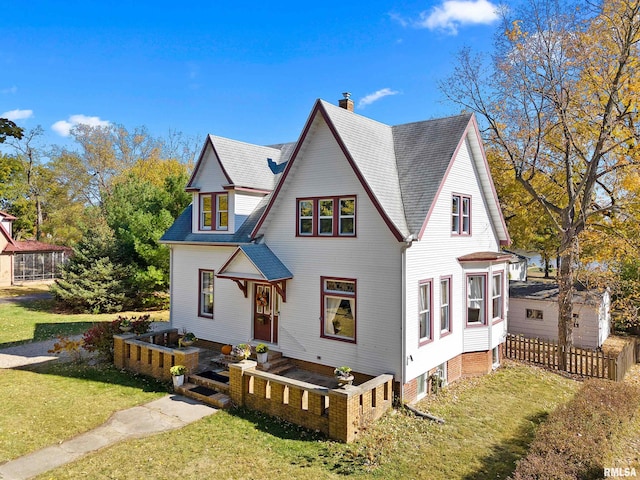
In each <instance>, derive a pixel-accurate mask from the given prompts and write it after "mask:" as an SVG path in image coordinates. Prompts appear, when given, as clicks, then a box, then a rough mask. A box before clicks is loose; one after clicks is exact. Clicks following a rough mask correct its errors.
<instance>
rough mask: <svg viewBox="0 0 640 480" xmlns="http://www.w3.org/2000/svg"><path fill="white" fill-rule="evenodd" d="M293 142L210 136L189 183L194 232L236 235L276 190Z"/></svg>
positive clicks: (192, 229)
mask: <svg viewBox="0 0 640 480" xmlns="http://www.w3.org/2000/svg"><path fill="white" fill-rule="evenodd" d="M292 149H293V144H281V145H275V146H270V147H262V146H258V145H251V144H248V143H243V142H238V141H236V140H230V139H228V138H223V137H216V136H213V135H209V136H208V137H207V140H206V142H205V145H204V147H203V148H202V152H201V154H200V157H199V158H198V162H197V163H196V167H195V169H194V171H193V174H192V175H191V178H190V179H189V183H188V184H187V191H188V192H191V193H192V195H193V202H192V205H193V208H192V219H191V224H192V227H191V231H192V232H193V233H211V234H234V233H235V232H236V231H237V230H238V229H239V228H240V226H241V225H242V224H243V223H244V221H245V220H246V219H247V217H248V216H249V215H250V214H251V212H253V211H254V210H255V208H256V207H257V205H258V204H259V203H260V201H261V200H262V199H263V198H264V197H265V196H267V195H268V194H269V193H271V191H272V190H273V189H274V187H275V185H276V183H277V181H278V179H279V178H280V173H281V171H282V170H283V166H284V165H285V164H286V162H287V159H288V157H289V155H290V153H291V151H292Z"/></svg>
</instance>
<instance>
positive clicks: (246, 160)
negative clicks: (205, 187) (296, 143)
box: [187, 135, 293, 192]
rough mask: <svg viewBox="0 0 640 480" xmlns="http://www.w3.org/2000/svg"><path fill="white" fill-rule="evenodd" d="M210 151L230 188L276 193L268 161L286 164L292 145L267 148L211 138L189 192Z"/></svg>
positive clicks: (192, 177)
mask: <svg viewBox="0 0 640 480" xmlns="http://www.w3.org/2000/svg"><path fill="white" fill-rule="evenodd" d="M207 148H212V149H213V153H214V155H215V157H216V159H217V160H218V164H219V165H220V168H221V169H222V172H223V173H224V175H225V177H226V180H227V182H228V184H229V185H230V186H234V187H243V188H251V189H256V190H264V191H267V192H269V191H271V190H273V188H274V186H275V183H276V181H277V177H276V176H274V174H273V172H272V171H271V170H270V168H269V164H268V162H267V159H268V158H270V159H272V160H273V161H274V162H275V163H276V164H281V163H282V162H286V161H287V160H288V155H290V154H291V151H292V150H293V144H288V143H283V144H279V145H274V146H271V147H264V146H260V145H253V144H250V143H245V142H239V141H237V140H231V139H229V138H224V137H217V136H215V135H209V136H208V137H207V141H206V142H205V145H204V147H203V148H202V151H201V153H200V157H199V158H198V161H197V163H196V166H195V168H194V170H193V173H192V174H191V178H190V179H189V183H187V190H190V189H193V188H194V187H196V185H195V183H196V179H197V176H198V172H199V171H200V166H201V165H202V162H203V161H204V158H205V152H206V151H207Z"/></svg>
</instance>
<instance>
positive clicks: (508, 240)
mask: <svg viewBox="0 0 640 480" xmlns="http://www.w3.org/2000/svg"><path fill="white" fill-rule="evenodd" d="M471 127H473V130H474V131H475V133H476V138H478V139H481V138H482V136H481V135H480V130H479V128H478V122H477V121H476V117H475V114H474V115H471V118H470V119H469V123H468V124H467V127H466V128H465V129H464V132H463V134H462V136H461V137H460V141H459V142H458V146H457V147H456V149H455V150H454V152H453V155H452V156H451V158H450V159H449V166H448V167H447V171H446V172H445V173H444V175H443V176H442V181H441V182H440V185H439V186H438V191H437V192H436V194H435V196H434V197H433V202H432V203H431V207H429V212H428V213H427V217H426V218H425V220H424V223H423V224H422V228H421V229H420V233H419V234H418V239H419V240H422V236H423V235H424V232H425V230H426V229H427V224H428V223H429V219H430V218H431V214H432V213H433V209H434V208H435V205H436V200H437V199H438V197H439V196H440V193H441V192H442V188H443V187H444V184H445V182H446V180H447V177H448V176H449V173H450V172H451V168H452V166H453V160H454V159H455V158H456V156H457V155H458V152H459V151H460V148H461V147H462V143H463V142H464V141H465V139H466V138H467V134H468V133H469V129H470V128H471ZM478 144H479V145H480V152H481V156H482V160H483V162H484V166H485V169H486V171H487V177H488V178H489V184H490V186H491V191H492V193H493V199H494V201H495V203H496V207H497V209H498V215H499V216H500V221H501V223H502V228H503V230H504V232H505V234H506V235H507V238H506V240H499V242H500V245H503V246H507V245H510V244H511V237H510V236H509V231H508V230H507V224H506V222H505V220H504V216H503V215H502V209H501V208H500V203H499V202H498V193H497V192H496V187H495V185H494V183H493V177H492V176H491V169H490V168H489V162H487V156H486V154H485V152H484V146H483V145H482V141H481V140H480V141H479V142H478ZM469 153H471V152H469ZM489 217H490V218H492V215H489Z"/></svg>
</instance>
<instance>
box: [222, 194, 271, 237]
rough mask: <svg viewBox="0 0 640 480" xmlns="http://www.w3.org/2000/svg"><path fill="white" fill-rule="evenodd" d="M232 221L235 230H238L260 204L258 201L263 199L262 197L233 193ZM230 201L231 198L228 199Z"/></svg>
mask: <svg viewBox="0 0 640 480" xmlns="http://www.w3.org/2000/svg"><path fill="white" fill-rule="evenodd" d="M232 196H233V197H234V202H233V204H234V208H233V212H234V217H235V218H234V220H235V222H234V223H235V228H236V229H238V228H240V225H242V224H243V223H244V221H245V220H246V219H247V217H248V216H249V215H250V214H251V212H253V211H254V210H255V208H256V207H257V206H258V204H259V203H260V200H262V198H263V197H264V195H252V194H248V193H244V192H238V191H234V192H233V195H232ZM229 200H231V198H230V199H229Z"/></svg>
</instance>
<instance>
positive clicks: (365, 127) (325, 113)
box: [252, 100, 509, 243]
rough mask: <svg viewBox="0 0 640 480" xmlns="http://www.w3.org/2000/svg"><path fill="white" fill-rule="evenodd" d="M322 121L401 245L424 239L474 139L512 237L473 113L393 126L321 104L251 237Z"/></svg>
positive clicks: (505, 238) (486, 182) (501, 230)
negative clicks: (452, 171)
mask: <svg viewBox="0 0 640 480" xmlns="http://www.w3.org/2000/svg"><path fill="white" fill-rule="evenodd" d="M319 116H321V117H322V118H323V119H324V120H325V122H326V123H327V125H328V127H329V129H330V130H331V132H332V134H333V136H334V138H335V139H336V141H337V143H338V145H339V146H340V148H341V150H342V152H343V153H344V155H345V157H346V158H347V161H348V162H349V164H350V165H351V167H352V168H353V171H354V173H355V175H356V176H357V177H358V179H359V180H360V182H361V184H362V186H363V187H364V189H365V191H366V192H367V194H368V195H369V198H370V199H371V201H372V203H373V204H374V206H375V207H376V209H377V210H378V212H379V213H380V215H381V216H382V218H383V219H384V220H385V222H386V223H387V225H388V226H389V228H390V230H391V232H392V233H393V235H394V236H395V237H396V238H397V239H398V240H404V239H406V238H409V237H410V236H413V237H416V238H417V237H419V236H420V235H421V234H422V231H423V229H424V227H425V225H426V219H428V217H429V213H430V212H431V209H432V207H433V205H434V201H435V199H436V197H437V195H438V192H439V191H440V189H441V187H442V184H443V182H444V180H445V178H446V174H447V172H448V169H449V168H450V166H451V162H452V161H453V159H454V157H455V155H456V153H457V151H458V150H459V149H460V147H461V145H462V144H463V143H464V142H466V141H467V139H469V145H470V149H471V154H472V157H473V161H474V162H475V165H474V168H476V169H477V170H479V178H480V182H481V184H482V185H481V188H482V190H483V192H484V194H485V196H488V197H492V198H488V199H487V202H486V205H487V207H488V209H489V215H490V216H491V218H492V219H493V223H494V226H495V228H496V234H497V235H498V238H499V239H500V241H501V243H508V242H509V234H508V232H507V230H506V225H505V222H504V219H503V217H502V212H501V211H500V208H499V205H498V200H497V195H496V192H495V188H494V186H493V181H492V180H491V176H490V172H489V170H488V164H487V162H486V158H485V157H484V151H483V149H482V144H481V141H480V138H479V132H478V129H477V125H476V123H475V119H474V117H473V115H472V114H464V115H458V116H453V117H448V118H441V119H436V120H427V121H423V122H415V123H409V124H405V125H398V126H395V127H391V126H388V125H385V124H382V123H380V122H377V121H375V120H371V119H369V118H366V117H363V116H361V115H357V114H355V113H354V112H352V111H349V110H347V109H344V108H341V107H337V106H335V105H332V104H330V103H327V102H325V101H323V100H318V101H317V102H316V104H315V106H314V108H313V110H312V112H311V114H310V116H309V119H308V120H307V123H306V125H305V128H304V129H303V132H302V134H301V136H300V139H299V140H298V143H297V145H296V148H295V150H294V152H293V154H292V156H291V158H290V159H289V161H288V163H287V167H286V169H285V171H284V173H283V178H282V180H281V181H280V183H278V185H277V187H276V190H275V192H274V194H273V196H272V199H271V202H270V204H269V205H268V206H267V208H266V210H265V213H264V215H263V217H262V218H261V219H260V221H259V222H258V224H257V225H256V228H255V229H254V230H253V233H252V236H256V235H258V234H259V233H261V227H262V225H263V223H264V222H265V219H266V216H268V214H269V211H270V210H271V208H272V206H273V204H274V203H275V202H276V201H277V196H278V192H279V190H280V189H281V188H283V185H284V184H285V183H286V182H287V178H288V176H289V172H291V171H292V168H293V165H294V164H295V162H296V160H297V156H298V153H299V152H300V150H301V148H302V145H303V144H304V142H305V140H306V137H307V135H309V132H310V131H311V130H312V125H314V123H315V122H316V121H317V118H318V117H319Z"/></svg>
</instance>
